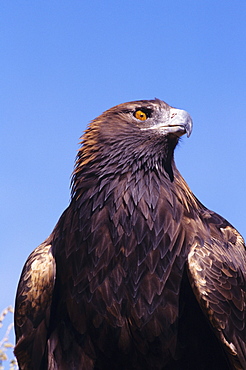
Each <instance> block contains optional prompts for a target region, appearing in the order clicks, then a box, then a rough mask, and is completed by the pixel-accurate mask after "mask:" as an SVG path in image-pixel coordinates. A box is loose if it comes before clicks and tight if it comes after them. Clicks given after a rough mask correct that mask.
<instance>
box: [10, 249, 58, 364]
mask: <svg viewBox="0 0 246 370" xmlns="http://www.w3.org/2000/svg"><path fill="white" fill-rule="evenodd" d="M55 277H56V266H55V260H54V257H53V255H52V252H51V245H50V244H49V243H48V242H44V243H43V244H41V245H40V246H38V247H37V248H36V249H35V250H34V251H33V252H32V253H31V254H30V256H29V257H28V259H27V262H26V264H25V266H24V268H23V271H22V274H21V278H20V282H19V285H18V289H17V295H16V302H15V331H16V343H17V344H16V347H15V354H16V356H17V357H18V361H19V365H20V368H21V369H30V368H32V366H33V364H35V367H34V368H35V369H39V368H40V366H41V364H42V361H44V355H45V351H46V343H47V331H48V327H49V319H50V310H51V303H52V295H53V289H54V284H55ZM31 364H32V365H31Z"/></svg>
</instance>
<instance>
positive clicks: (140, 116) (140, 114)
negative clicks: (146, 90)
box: [134, 109, 148, 121]
mask: <svg viewBox="0 0 246 370" xmlns="http://www.w3.org/2000/svg"><path fill="white" fill-rule="evenodd" d="M134 117H135V118H137V119H139V120H140V121H145V120H146V119H147V118H148V117H147V114H146V113H145V112H143V111H142V110H141V109H138V110H137V111H136V112H135V113H134Z"/></svg>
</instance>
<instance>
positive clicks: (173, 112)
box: [163, 108, 192, 137]
mask: <svg viewBox="0 0 246 370" xmlns="http://www.w3.org/2000/svg"><path fill="white" fill-rule="evenodd" d="M163 126H164V125H163ZM165 129H166V132H167V133H170V134H174V135H176V136H178V137H180V136H182V135H184V134H185V133H186V134H187V137H189V136H190V134H191V132H192V119H191V116H190V115H189V113H187V112H186V111H185V110H182V109H176V108H170V111H169V119H168V121H167V122H166V123H165Z"/></svg>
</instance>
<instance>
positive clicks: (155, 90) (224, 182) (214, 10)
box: [0, 0, 246, 311]
mask: <svg viewBox="0 0 246 370" xmlns="http://www.w3.org/2000/svg"><path fill="white" fill-rule="evenodd" d="M245 19H246V2H245V0H241V1H239V0H234V1H230V0H228V1H221V0H217V1H211V0H186V1H181V0H180V1H178V0H172V1H164V0H157V1H153V0H152V1H150V0H141V1H138V0H137V1H132V0H131V1H129V0H125V1H115V0H114V1H107V0H105V1H99V0H91V1H81V0H80V1H78V0H73V1H68V0H66V1H64V0H59V1H58V0H52V1H51V0H49V1H48V0H42V1H41V0H37V1H36V0H35V1H31V0H25V1H24V0H23V1H21V0H18V1H14V0H12V1H6V2H1V22H0V47H1V58H0V79H1V89H0V101H1V103H0V106H1V108H0V121H1V124H0V135H1V136H0V137H1V156H0V161H1V185H0V187H1V188H0V189H1V191H0V199H1V208H0V222H1V246H0V258H1V269H0V291H1V294H0V311H1V309H3V308H5V307H6V306H8V305H10V304H13V303H14V296H15V290H16V285H17V281H18V279H19V275H20V272H21V269H22V266H23V264H24V262H25V260H26V258H27V256H28V254H29V253H30V252H31V251H32V250H33V249H34V248H35V247H36V246H37V245H39V244H40V243H41V242H42V241H43V240H44V239H45V238H46V237H47V236H48V235H49V234H50V232H51V231H52V229H53V227H54V226H55V224H56V222H57V220H58V218H59V216H60V215H61V213H62V211H63V210H64V209H65V208H66V207H67V205H68V203H69V198H70V189H69V184H70V175H71V172H72V169H73V165H74V159H75V155H76V151H77V149H78V141H79V137H80V135H81V134H82V133H83V130H84V129H85V128H86V125H87V124H88V122H89V121H90V120H91V119H93V118H95V117H96V116H98V115H99V114H100V113H101V112H102V111H104V110H106V109H108V108H110V107H112V106H114V105H116V104H119V103H123V102H125V101H131V100H137V99H152V98H154V97H158V98H160V99H162V100H164V101H166V102H167V103H169V104H170V105H172V106H175V107H178V108H182V109H185V110H187V111H188V112H189V113H190V114H191V116H192V117H193V122H194V130H193V133H192V135H191V137H190V138H189V139H187V138H183V139H182V142H181V143H180V145H179V147H178V148H177V150H176V164H177V166H178V168H179V170H180V172H181V173H182V175H183V176H184V178H185V179H186V181H187V182H188V184H189V186H190V187H191V189H192V191H193V192H194V193H195V194H196V196H197V197H198V198H199V199H200V201H201V202H203V203H204V204H205V205H206V206H207V207H208V208H210V209H212V210H214V211H216V212H218V213H219V214H221V215H223V216H224V217H225V218H226V219H228V220H229V221H230V222H231V223H232V224H233V225H234V226H235V227H236V228H237V229H238V230H239V231H240V232H241V233H242V235H243V236H244V237H245V236H246V223H245V217H244V210H245V209H246V197H245V195H244V192H245V189H246V171H245V154H246V149H245V144H244V142H245V134H246V115H245V99H246V68H245V66H246V43H245V29H246V25H245Z"/></svg>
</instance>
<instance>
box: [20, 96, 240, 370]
mask: <svg viewBox="0 0 246 370" xmlns="http://www.w3.org/2000/svg"><path fill="white" fill-rule="evenodd" d="M191 129H192V122H191V118H190V116H189V115H188V114H187V113H186V112H184V111H180V110H176V109H174V108H171V107H169V106H168V105H167V104H166V103H164V102H162V101H160V100H158V99H155V100H150V101H137V102H131V103H125V104H121V105H118V106H116V107H114V108H112V109H110V110H108V111H106V112H104V113H103V114H102V115H101V116H100V117H98V118H96V119H95V120H94V121H92V122H91V124H90V126H89V128H88V129H87V131H86V132H85V134H84V136H83V137H82V146H81V148H80V150H79V153H78V156H77V162H76V166H75V170H74V174H73V181H72V198H71V203H70V205H69V207H68V208H67V209H66V210H65V212H64V213H63V215H62V216H61V218H60V220H59V221H58V223H57V225H56V227H55V229H54V231H53V232H52V234H51V235H50V236H49V238H48V239H47V240H46V241H45V242H44V243H43V244H41V245H40V246H39V247H38V248H37V249H35V250H34V251H33V252H32V254H31V255H30V256H29V258H28V260H27V262H26V264H25V266H24V269H23V272H22V275H21V279H20V282H19V286H18V291H17V297H16V307H15V330H16V339H17V344H16V347H15V354H16V356H17V359H18V362H19V366H20V368H21V369H35V370H38V369H59V370H63V369H64V370H66V369H69V370H71V369H76V370H77V369H85V370H90V369H125V370H130V369H172V370H173V369H199V370H201V369H216V370H218V369H223V370H225V369H245V368H246V354H245V353H246V343H245V342H246V329H245V325H246V324H245V321H246V320H245V319H246V312H245V285H246V252H245V246H244V241H243V238H242V237H241V236H240V234H239V233H238V232H237V231H236V230H235V229H234V228H233V227H232V226H231V225H230V224H229V223H228V222H227V221H226V220H225V219H224V218H222V217H221V216H219V215H217V214H216V213H214V212H212V211H209V210H208V209H207V208H205V207H204V206H203V205H202V204H201V203H200V202H199V201H198V200H197V199H196V197H195V196H194V195H193V193H192V192H191V190H190V189H189V187H188V186H187V184H186V183H185V181H184V179H183V178H182V177H181V175H180V174H179V172H178V170H177V169H176V167H175V163H174V160H173V152H174V149H175V146H176V145H177V143H178V140H179V137H180V136H181V135H183V134H184V133H187V134H188V135H189V134H190V132H191Z"/></svg>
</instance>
